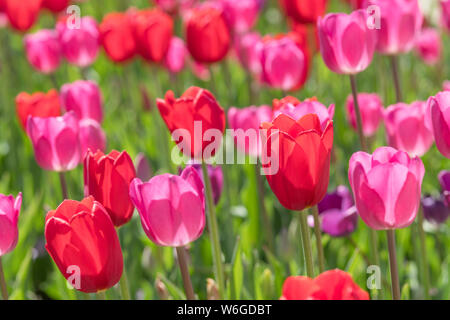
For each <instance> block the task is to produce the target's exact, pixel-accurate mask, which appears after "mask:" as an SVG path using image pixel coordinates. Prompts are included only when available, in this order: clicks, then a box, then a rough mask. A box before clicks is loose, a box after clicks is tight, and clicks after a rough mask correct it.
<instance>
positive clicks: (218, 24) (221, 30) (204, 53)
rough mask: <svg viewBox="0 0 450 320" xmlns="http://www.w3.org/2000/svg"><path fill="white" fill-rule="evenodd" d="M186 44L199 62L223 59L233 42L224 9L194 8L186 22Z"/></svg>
mask: <svg viewBox="0 0 450 320" xmlns="http://www.w3.org/2000/svg"><path fill="white" fill-rule="evenodd" d="M186 44H187V48H188V50H189V52H190V53H191V55H192V57H193V58H194V59H195V61H197V62H201V63H213V62H218V61H220V60H222V59H223V58H224V57H225V56H226V55H227V53H228V49H229V48H230V44H231V36H230V31H229V29H228V26H227V23H226V22H225V19H224V17H223V13H222V11H220V10H219V9H216V8H211V7H201V8H196V9H193V10H192V12H191V14H190V16H189V18H188V21H187V24H186Z"/></svg>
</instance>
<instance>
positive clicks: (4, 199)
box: [0, 193, 22, 257]
mask: <svg viewBox="0 0 450 320" xmlns="http://www.w3.org/2000/svg"><path fill="white" fill-rule="evenodd" d="M21 205H22V193H19V194H18V195H17V197H16V198H15V199H14V197H13V196H12V195H9V196H5V195H3V194H0V257H1V256H3V255H5V254H7V253H8V252H10V251H12V250H14V248H15V247H16V245H17V240H18V238H19V228H18V227H17V222H18V220H19V213H20V207H21Z"/></svg>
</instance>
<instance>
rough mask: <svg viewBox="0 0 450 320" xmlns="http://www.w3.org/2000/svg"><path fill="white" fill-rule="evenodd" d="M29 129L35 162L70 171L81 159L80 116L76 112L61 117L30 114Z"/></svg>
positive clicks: (52, 168) (50, 167)
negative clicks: (40, 116) (43, 116)
mask: <svg viewBox="0 0 450 320" xmlns="http://www.w3.org/2000/svg"><path fill="white" fill-rule="evenodd" d="M27 133H28V136H29V137H30V139H31V142H32V144H33V148H34V155H35V158H36V162H37V163H38V164H39V166H41V167H42V168H43V169H45V170H53V171H68V170H72V169H74V168H75V167H76V166H77V165H78V164H79V162H80V158H81V154H80V152H81V149H80V141H79V136H78V134H79V128H78V119H77V117H76V115H75V114H74V113H73V112H68V113H66V114H65V115H63V116H61V117H50V118H38V117H31V116H30V117H28V122H27Z"/></svg>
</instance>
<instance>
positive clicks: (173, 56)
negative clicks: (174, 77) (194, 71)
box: [164, 37, 188, 73]
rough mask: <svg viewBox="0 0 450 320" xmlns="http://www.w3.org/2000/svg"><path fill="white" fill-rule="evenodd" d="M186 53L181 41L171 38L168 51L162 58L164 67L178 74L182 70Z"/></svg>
mask: <svg viewBox="0 0 450 320" xmlns="http://www.w3.org/2000/svg"><path fill="white" fill-rule="evenodd" d="M187 55H188V51H187V49H186V45H185V43H184V41H183V39H181V38H178V37H172V39H171V40H170V43H169V49H168V51H167V54H166V56H165V58H164V65H165V66H166V68H167V70H169V71H170V72H172V73H178V72H180V71H181V70H183V69H184V65H185V63H186V58H187Z"/></svg>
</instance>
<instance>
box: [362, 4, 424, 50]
mask: <svg viewBox="0 0 450 320" xmlns="http://www.w3.org/2000/svg"><path fill="white" fill-rule="evenodd" d="M372 4H373V5H376V6H378V7H379V8H380V15H381V16H380V28H379V29H375V30H376V31H377V34H378V42H377V51H379V52H381V53H383V54H388V55H394V54H399V53H405V52H408V51H410V50H411V49H412V48H413V47H414V43H415V41H416V38H417V36H418V35H419V33H420V30H421V28H422V22H423V15H422V13H421V11H420V9H419V4H418V2H417V0H370V1H369V5H372Z"/></svg>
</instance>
